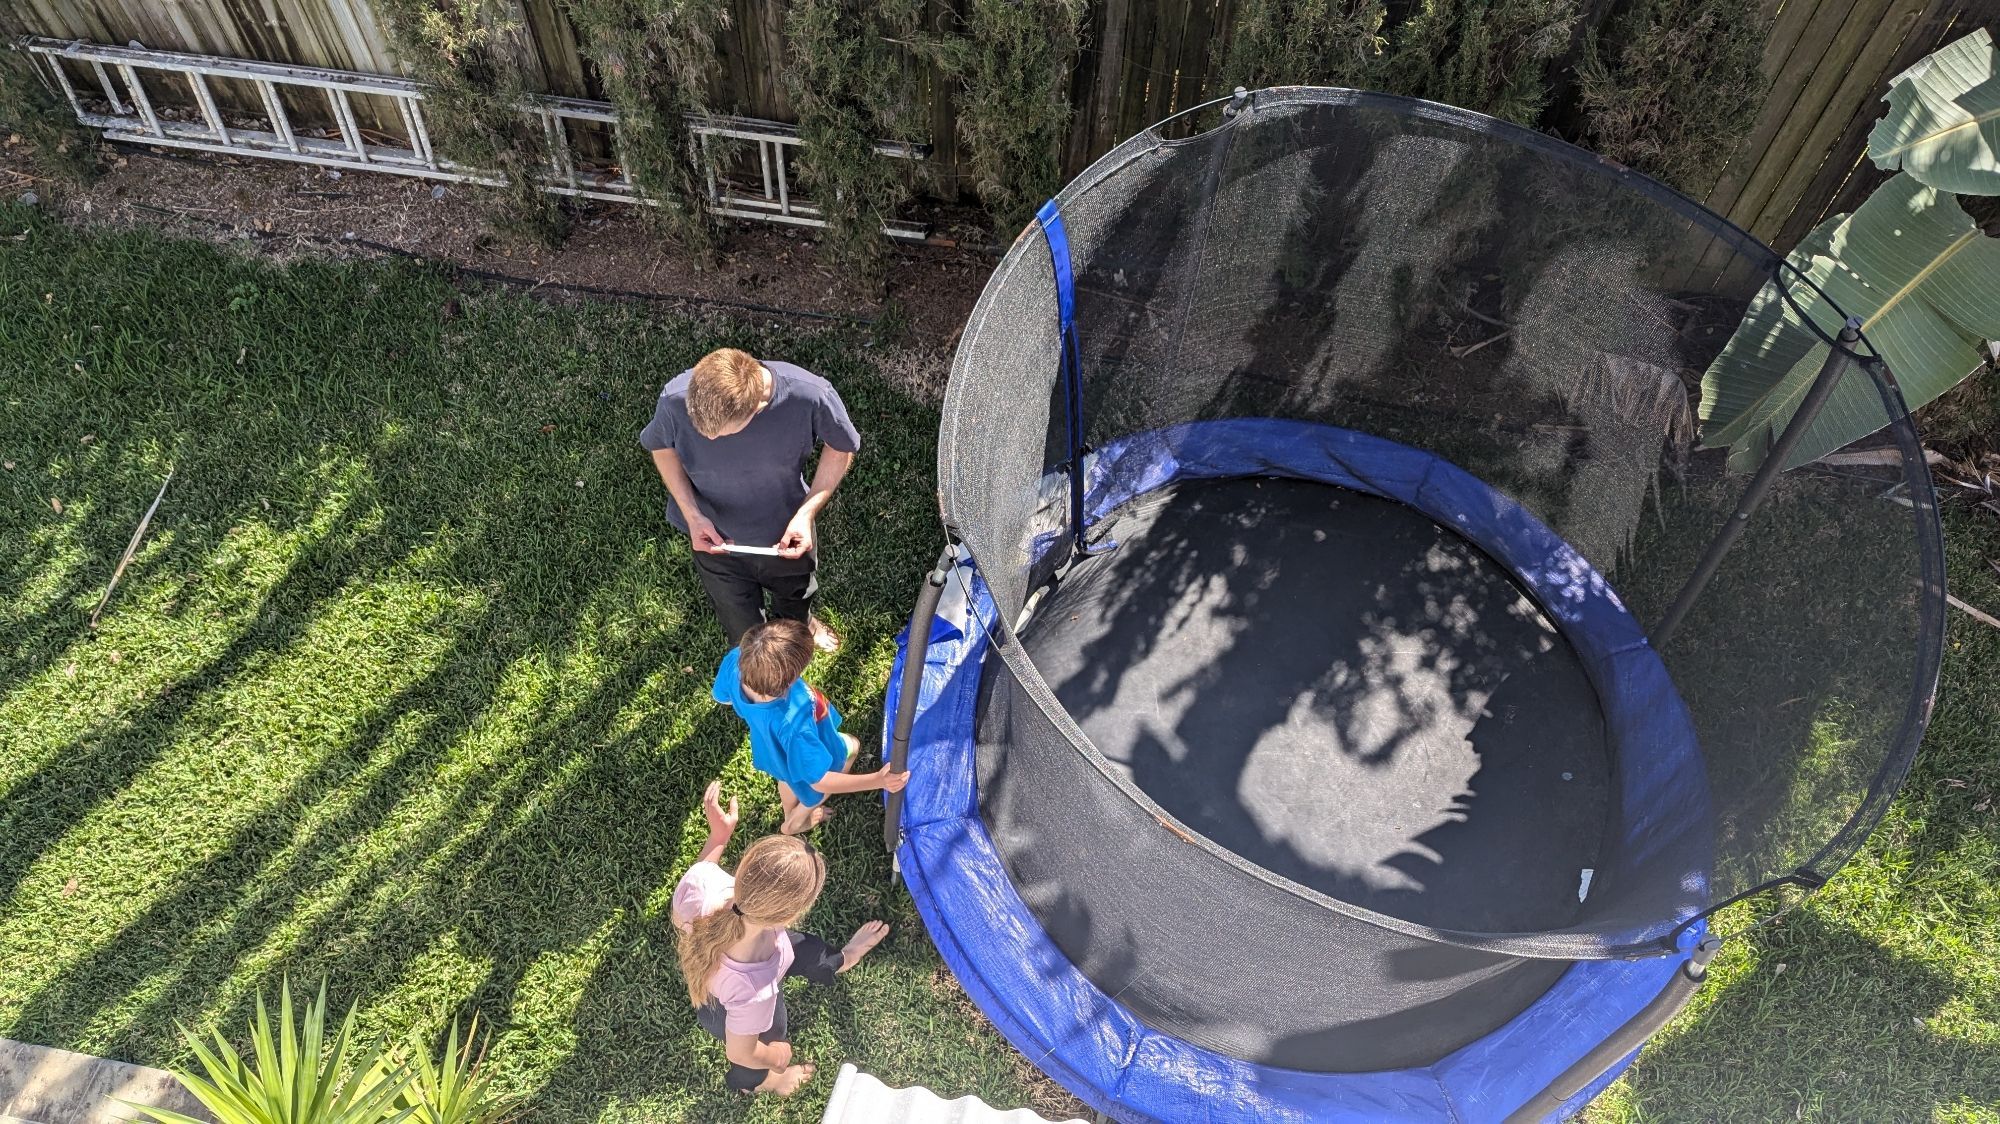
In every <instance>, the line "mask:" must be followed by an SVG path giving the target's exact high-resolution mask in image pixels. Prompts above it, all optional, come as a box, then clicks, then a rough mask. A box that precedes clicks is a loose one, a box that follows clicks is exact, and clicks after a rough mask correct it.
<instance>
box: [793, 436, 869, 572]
mask: <svg viewBox="0 0 2000 1124" xmlns="http://www.w3.org/2000/svg"><path fill="white" fill-rule="evenodd" d="M853 463H854V454H853V453H848V452H842V451H841V450H839V449H836V448H834V447H833V446H831V445H822V446H820V450H819V467H818V468H815V469H814V470H813V479H812V490H811V491H809V492H807V493H806V499H805V502H804V503H802V504H800V505H799V510H798V514H796V515H794V516H792V521H791V522H790V523H789V524H787V525H786V526H785V535H784V537H783V538H781V539H779V540H778V553H779V554H782V555H784V556H785V557H787V558H803V557H805V556H806V554H807V552H809V551H811V550H812V548H813V541H814V534H815V532H814V529H813V522H814V520H817V519H818V518H819V513H820V511H821V510H822V509H824V508H825V507H826V504H827V501H828V500H831V499H832V498H833V493H834V489H836V488H838V487H840V482H841V480H843V479H845V478H846V476H847V470H848V467H849V466H851V465H852V464H853Z"/></svg>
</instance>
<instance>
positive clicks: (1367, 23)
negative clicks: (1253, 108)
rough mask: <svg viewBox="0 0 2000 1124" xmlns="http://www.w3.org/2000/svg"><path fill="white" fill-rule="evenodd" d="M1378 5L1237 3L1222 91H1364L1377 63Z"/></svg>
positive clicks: (1296, 0) (1298, 0)
mask: <svg viewBox="0 0 2000 1124" xmlns="http://www.w3.org/2000/svg"><path fill="white" fill-rule="evenodd" d="M1387 15H1388V8H1387V5H1386V4H1385V2H1384V0H1242V3H1240V4H1238V5H1237V7H1236V20H1235V24H1234V25H1233V27H1232V28H1231V30H1230V36H1229V53H1228V56H1227V58H1226V59H1224V60H1223V63H1222V74H1223V82H1222V84H1223V87H1224V88H1225V89H1227V88H1232V87H1235V86H1246V87H1248V88H1250V89H1253V90H1254V89H1257V88H1259V87H1263V86H1353V87H1358V88H1365V87H1367V86H1368V85H1369V84H1370V83H1371V81H1372V79H1373V77H1374V75H1375V71H1376V70H1377V69H1378V68H1379V67H1380V65H1381V61H1382V47H1383V44H1384V42H1385V40H1384V39H1383V38H1382V21H1383V19H1385V18H1386V17H1387Z"/></svg>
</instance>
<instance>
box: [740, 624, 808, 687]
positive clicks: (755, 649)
mask: <svg viewBox="0 0 2000 1124" xmlns="http://www.w3.org/2000/svg"><path fill="white" fill-rule="evenodd" d="M736 647H737V648H738V649H739V650H740V651H741V653H742V654H741V655H739V656H738V657H737V661H736V666H737V671H738V673H739V674H740V675H741V676H742V678H743V685H744V686H745V687H748V688H750V689H751V690H752V691H755V692H757V693H758V694H760V695H762V696H764V697H765V698H767V699H775V698H777V697H778V696H780V695H782V694H784V693H785V692H786V691H788V690H790V689H791V687H792V684H793V683H794V682H797V680H798V678H799V676H801V675H804V674H805V670H806V665H807V664H809V663H811V662H812V656H813V639H812V630H810V629H808V628H807V627H806V626H805V625H803V624H801V623H800V622H798V621H793V620H783V619H779V620H775V621H765V622H764V623H763V624H759V625H752V626H751V627H750V630H749V631H748V632H745V633H744V634H743V639H742V640H740V641H738V642H737V645H736Z"/></svg>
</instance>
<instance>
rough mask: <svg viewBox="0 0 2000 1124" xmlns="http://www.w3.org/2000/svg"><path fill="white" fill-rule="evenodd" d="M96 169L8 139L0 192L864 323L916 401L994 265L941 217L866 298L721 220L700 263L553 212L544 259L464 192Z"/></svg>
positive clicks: (274, 172)
mask: <svg viewBox="0 0 2000 1124" xmlns="http://www.w3.org/2000/svg"><path fill="white" fill-rule="evenodd" d="M100 166H101V168H102V174H101V175H100V176H99V178H98V179H97V180H96V181H95V182H93V183H91V184H90V185H89V186H87V187H80V188H79V187H73V186H69V185H65V184H57V183H51V182H48V181H46V180H44V179H42V178H41V177H40V176H38V175H37V174H36V173H35V171H34V168H33V165H32V163H31V162H30V161H29V160H28V158H27V154H26V153H25V152H24V151H22V149H21V146H20V145H19V143H18V142H16V143H13V144H8V145H7V146H5V148H4V149H0V192H4V193H5V196H6V197H15V196H19V195H20V194H22V193H23V192H25V191H33V192H34V193H35V194H36V196H37V198H38V201H39V205H41V206H44V207H47V208H49V209H51V210H52V211H54V212H55V213H57V214H59V215H61V216H63V217H64V218H65V219H67V220H68V221H71V222H74V223H78V224H80V225H89V226H94V227H101V228H112V229H120V228H130V227H140V226H149V227H156V228H162V229H167V230H171V231H173V232H175V233H176V234H180V235H183V236H187V237H194V238H200V239H204V240H207V241H212V242H217V243H231V244H234V243H249V244H251V245H253V246H254V247H255V250H256V252H258V253H260V254H262V255H265V256H269V257H272V258H275V259H278V260H290V259H292V258H297V257H301V256H317V257H328V256H331V257H337V258H365V257H381V256H388V255H404V256H411V257H418V258H423V259H426V260H430V261H436V262H441V263H445V264H447V265H450V266H454V267H456V268H458V269H460V270H463V271H464V272H465V273H466V274H467V275H469V277H470V278H473V279H479V278H484V279H488V280H497V281H503V282H511V283H515V284H519V285H522V286H525V287H528V288H530V289H531V290H533V291H536V292H538V293H540V294H542V295H548V296H559V295H570V296H574V295H595V296H609V297H622V298H626V299H635V298H636V299H647V300H658V301H663V302H668V303H682V304H687V305H694V306H705V307H709V308H714V309H716V310H718V311H730V310H735V311H739V312H744V313H755V314H761V315H784V316H792V317H799V318H803V319H831V320H840V321H849V322H861V323H872V324H876V325H877V326H878V327H879V328H893V331H891V332H887V333H885V334H887V335H889V337H890V339H889V340H887V341H885V342H890V343H892V344H893V346H892V347H891V348H890V349H889V350H888V351H887V352H886V353H885V354H884V357H883V358H884V364H883V365H884V367H885V370H886V371H887V373H888V374H890V375H891V376H892V377H894V378H896V380H897V381H898V382H900V383H903V384H905V387H906V389H909V390H911V391H912V392H914V393H916V394H918V395H919V396H920V397H921V398H923V399H925V400H927V401H935V400H937V398H938V397H939V396H940V395H941V394H942V391H943V386H944V378H945V375H946V372H947V370H948V368H949V365H950V354H951V348H952V346H953V345H955V344H956V342H957V340H958V333H959V331H960V330H961V329H962V328H963V326H964V324H965V319H966V316H967V315H968V314H969V313H970V312H971V310H972V306H973V303H974V302H975V301H976V300H977V299H978V297H979V292H980V290H981V289H982V288H983V287H984V286H985V284H986V278H987V275H988V274H989V273H991V272H992V269H993V266H994V264H995V262H996V261H997V259H996V257H995V256H994V255H993V254H992V253H990V252H989V251H988V250H987V249H986V248H985V247H984V245H983V240H984V239H985V237H986V235H985V231H984V228H983V226H982V225H981V219H980V216H978V215H977V214H976V213H974V212H971V211H967V210H963V209H955V208H931V209H929V211H928V212H927V213H923V214H920V215H916V216H913V217H918V218H921V219H923V220H925V221H927V222H929V223H930V225H931V229H932V232H933V240H932V243H931V244H924V245H909V244H902V243H898V244H894V245H893V246H892V248H891V250H890V258H889V262H888V266H887V269H886V270H885V274H886V278H887V280H886V284H885V285H884V286H883V288H882V290H881V291H872V290H870V289H869V288H868V287H867V286H865V285H862V284H857V283H856V282H855V281H854V280H853V279H852V278H851V277H849V276H847V275H846V274H844V273H843V271H842V270H840V269H839V268H838V267H836V266H835V265H834V264H832V262H831V261H830V260H826V261H823V260H822V259H821V255H820V253H819V246H818V244H817V241H816V240H815V238H814V236H813V234H812V233H811V232H809V231H807V230H803V229H800V228H792V227H783V226H777V225H774V224H764V223H754V222H744V223H733V224H728V225H726V227H725V232H726V233H725V239H724V243H723V247H722V251H721V253H720V254H719V255H718V257H717V259H716V260H715V261H714V262H712V263H708V264H704V263H702V262H701V261H699V260H698V259H697V258H696V257H694V256H693V255H689V254H686V253H683V252H681V251H678V250H676V249H674V248H672V247H670V246H668V245H666V244H665V243H664V242H662V241H661V240H660V239H659V238H657V237H655V236H653V235H652V234H651V233H650V232H649V231H648V230H647V228H646V223H645V216H644V214H643V213H642V208H640V207H637V206H633V205H631V204H625V203H603V202H596V201H591V200H568V201H565V206H566V207H567V208H568V209H569V213H570V220H571V221H570V232H569V236H568V237H567V238H566V239H565V241H564V242H563V244H562V245H561V246H560V247H557V248H555V249H552V250H551V249H543V248H541V247H536V246H530V245H526V244H524V243H521V242H518V241H513V240H508V239H504V238H501V237H497V236H495V235H494V234H493V233H492V232H491V231H490V230H489V228H488V227H487V225H486V223H485V222H484V220H483V218H482V207H481V200H480V199H479V197H478V194H479V192H480V190H481V189H479V188H476V187H470V186H464V185H459V184H440V183H437V182H435V181H431V180H422V179H415V178H411V177H406V176H397V175H390V174H386V173H384V174H371V173H365V172H351V171H339V170H334V169H327V168H320V167H316V166H313V165H303V164H288V163H281V162H277V161H271V160H263V159H256V158H235V157H229V156H211V155H208V154H188V153H181V152H175V151H170V150H166V149H147V148H140V147H134V146H127V145H106V146H105V148H104V150H103V153H102V155H101V157H100Z"/></svg>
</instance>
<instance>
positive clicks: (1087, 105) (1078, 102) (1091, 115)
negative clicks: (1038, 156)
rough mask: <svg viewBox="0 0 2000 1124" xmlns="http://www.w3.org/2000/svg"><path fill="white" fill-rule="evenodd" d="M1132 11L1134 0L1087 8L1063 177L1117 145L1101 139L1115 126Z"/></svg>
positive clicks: (1104, 1) (1106, 1)
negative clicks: (1087, 14) (1087, 16)
mask: <svg viewBox="0 0 2000 1124" xmlns="http://www.w3.org/2000/svg"><path fill="white" fill-rule="evenodd" d="M1132 8H1133V0H1099V2H1097V3H1094V4H1091V5H1090V8H1089V18H1088V21H1087V25H1086V28H1085V32H1084V43H1083V50H1082V51H1081V52H1079V53H1078V55H1077V60H1076V80H1075V81H1074V82H1072V83H1071V86H1070V89H1071V90H1072V91H1073V96H1074V98H1075V101H1074V103H1073V104H1074V105H1075V106H1076V116H1075V118H1074V119H1073V120H1072V121H1071V122H1070V130H1069V143H1068V145H1066V146H1065V150H1064V156H1063V170H1064V172H1065V173H1066V174H1068V175H1072V176H1073V175H1075V174H1077V173H1078V172H1081V171H1082V170H1083V169H1085V168H1087V167H1089V166H1090V162H1091V161H1092V160H1095V159H1097V157H1098V155H1099V154H1101V153H1103V152H1104V151H1105V149H1106V146H1107V144H1108V143H1109V144H1115V143H1117V142H1116V141H1109V142H1107V140H1106V138H1107V137H1109V136H1110V135H1111V134H1112V133H1113V132H1114V131H1115V130H1116V129H1117V127H1118V107H1119V105H1120V101H1121V94H1122V92H1123V91H1122V86H1123V78H1124V76H1123V75H1122V74H1121V73H1120V71H1121V69H1122V68H1121V66H1120V63H1121V62H1122V60H1123V59H1124V57H1125V40H1126V35H1127V33H1128V31H1129V30H1130V26H1131V21H1132Z"/></svg>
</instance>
